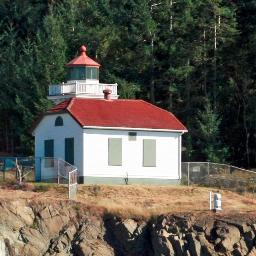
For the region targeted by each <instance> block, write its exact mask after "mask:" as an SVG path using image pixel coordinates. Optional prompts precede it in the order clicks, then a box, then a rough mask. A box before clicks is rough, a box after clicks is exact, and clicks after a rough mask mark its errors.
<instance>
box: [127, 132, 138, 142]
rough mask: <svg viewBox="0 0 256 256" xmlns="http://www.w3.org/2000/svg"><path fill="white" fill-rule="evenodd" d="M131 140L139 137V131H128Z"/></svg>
mask: <svg viewBox="0 0 256 256" xmlns="http://www.w3.org/2000/svg"><path fill="white" fill-rule="evenodd" d="M128 139H129V141H135V140H136V139H137V132H128Z"/></svg>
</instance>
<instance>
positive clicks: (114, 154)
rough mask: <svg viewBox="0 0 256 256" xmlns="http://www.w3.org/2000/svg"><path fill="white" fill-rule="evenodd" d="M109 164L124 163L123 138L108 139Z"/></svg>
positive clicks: (117, 164)
mask: <svg viewBox="0 0 256 256" xmlns="http://www.w3.org/2000/svg"><path fill="white" fill-rule="evenodd" d="M108 165H112V166H121V165H122V139H121V138H109V139H108Z"/></svg>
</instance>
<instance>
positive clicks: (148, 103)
mask: <svg viewBox="0 0 256 256" xmlns="http://www.w3.org/2000/svg"><path fill="white" fill-rule="evenodd" d="M141 101H142V102H144V103H146V104H147V105H149V106H152V107H155V108H158V109H159V110H161V111H163V112H167V113H168V114H169V115H171V116H172V117H173V118H175V119H176V120H177V121H178V122H179V123H180V124H181V125H182V126H183V127H184V129H186V130H187V128H186V127H185V126H184V125H183V123H182V122H181V121H180V120H179V119H178V118H177V117H176V116H175V115H174V114H173V113H172V112H171V111H168V110H166V109H163V108H160V107H158V106H157V105H154V104H152V103H150V102H147V101H145V100H141Z"/></svg>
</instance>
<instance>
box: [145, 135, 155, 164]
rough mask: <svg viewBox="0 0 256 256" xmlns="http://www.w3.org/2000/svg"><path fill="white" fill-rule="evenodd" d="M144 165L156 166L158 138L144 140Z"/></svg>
mask: <svg viewBox="0 0 256 256" xmlns="http://www.w3.org/2000/svg"><path fill="white" fill-rule="evenodd" d="M143 166H145V167H154V166H156V140H151V139H145V140H143Z"/></svg>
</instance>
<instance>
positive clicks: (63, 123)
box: [33, 46, 187, 184]
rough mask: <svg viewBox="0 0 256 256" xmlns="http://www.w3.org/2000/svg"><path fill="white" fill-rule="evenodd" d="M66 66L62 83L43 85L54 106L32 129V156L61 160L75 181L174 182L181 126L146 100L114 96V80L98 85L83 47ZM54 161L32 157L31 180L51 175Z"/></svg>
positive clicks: (177, 173) (53, 175)
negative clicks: (33, 174)
mask: <svg viewBox="0 0 256 256" xmlns="http://www.w3.org/2000/svg"><path fill="white" fill-rule="evenodd" d="M67 67H68V72H69V78H68V81H67V82H66V83H62V84H58V85H50V86H49V96H48V99H50V100H53V101H54V103H55V104H56V105H55V106H54V107H52V108H51V109H49V110H48V111H47V112H46V113H44V115H43V116H42V117H41V119H40V120H38V122H37V126H36V127H35V128H34V131H33V134H34V136H35V157H36V159H46V158H47V159H63V161H66V162H67V163H69V164H71V165H74V166H76V167H77V169H78V176H79V181H80V182H81V183H87V184H99V183H112V184H113V183H115V184H124V183H126V182H128V183H130V184H132V183H144V184H148V183H155V184H172V183H179V182H180V179H181V138H182V134H183V133H184V132H187V129H186V127H185V126H184V125H183V124H182V123H181V122H180V121H179V120H178V119H177V118H176V117H175V116H174V115H173V114H172V113H170V112H168V111H166V110H164V109H161V108H159V107H156V106H154V105H152V104H150V103H148V102H145V101H143V100H135V99H132V100H128V99H118V92H117V84H102V83H99V67H100V65H99V64H98V63H97V62H95V61H94V60H92V59H90V58H89V57H88V56H87V55H86V47H85V46H82V47H81V48H80V55H79V56H78V57H76V58H75V59H73V60H72V61H70V62H69V63H68V64H67ZM55 162H56V161H52V162H47V163H46V164H42V163H44V161H38V163H39V164H37V166H36V179H37V181H40V180H47V179H52V178H56V176H57V173H56V168H55ZM40 163H41V164H40Z"/></svg>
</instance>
